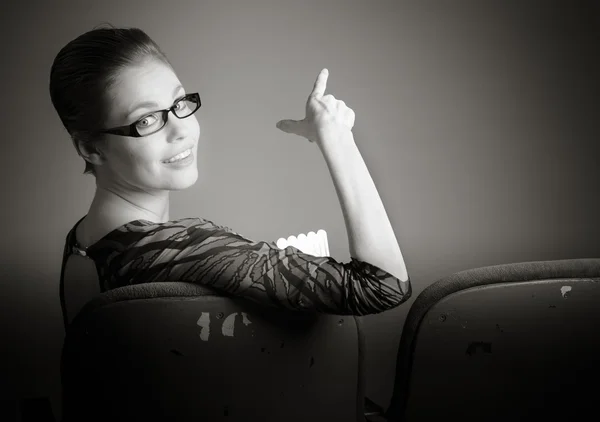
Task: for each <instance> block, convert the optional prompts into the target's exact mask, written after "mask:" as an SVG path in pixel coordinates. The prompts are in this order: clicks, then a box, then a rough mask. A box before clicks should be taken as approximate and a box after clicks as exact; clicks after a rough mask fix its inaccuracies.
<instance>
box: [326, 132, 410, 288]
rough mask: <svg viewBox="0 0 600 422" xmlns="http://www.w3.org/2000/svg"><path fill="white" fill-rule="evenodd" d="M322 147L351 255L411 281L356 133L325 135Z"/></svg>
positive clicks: (401, 278) (399, 277) (402, 279)
mask: <svg viewBox="0 0 600 422" xmlns="http://www.w3.org/2000/svg"><path fill="white" fill-rule="evenodd" d="M318 145H319V148H320V149H321V152H322V153H323V156H324V157H325V161H326V162H327V167H328V168H329V172H330V173H331V177H332V179H333V184H334V186H335V190H336V192H337V195H338V198H339V201H340V205H341V207H342V213H343V215H344V221H345V223H346V231H347V233H348V243H349V245H350V255H351V256H352V257H353V258H356V259H358V260H360V261H364V262H368V263H369V264H372V265H375V266H377V267H379V268H381V269H382V270H384V271H387V272H388V273H390V274H392V275H393V276H395V277H397V278H398V279H400V280H401V281H406V280H408V273H407V271H406V266H405V264H404V258H403V257H402V253H401V251H400V246H399V245H398V241H397V240H396V236H395V235H394V229H393V228H392V225H391V223H390V220H389V218H388V216H387V213H386V212H385V208H384V207H383V203H382V201H381V198H380V197H379V193H378V192H377V188H376V187H375V184H374V183H373V179H372V178H371V175H370V174H369V170H368V169H367V166H366V164H365V162H364V160H363V158H362V156H361V154H360V152H359V150H358V148H357V146H356V144H355V142H354V136H353V134H352V132H351V131H350V130H348V131H347V132H344V133H343V134H341V135H336V136H331V135H327V136H324V137H323V138H322V139H321V142H318Z"/></svg>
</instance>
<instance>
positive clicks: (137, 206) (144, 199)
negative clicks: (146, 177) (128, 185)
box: [90, 182, 169, 223]
mask: <svg viewBox="0 0 600 422" xmlns="http://www.w3.org/2000/svg"><path fill="white" fill-rule="evenodd" d="M90 213H96V214H101V215H112V216H116V217H117V218H119V217H121V216H122V217H123V218H125V219H127V220H148V221H151V222H153V223H164V222H166V221H169V191H166V190H164V191H155V192H146V191H134V190H131V189H123V188H121V187H119V186H114V185H113V186H103V185H102V183H98V182H97V183H96V194H95V195H94V200H93V201H92V205H91V206H90Z"/></svg>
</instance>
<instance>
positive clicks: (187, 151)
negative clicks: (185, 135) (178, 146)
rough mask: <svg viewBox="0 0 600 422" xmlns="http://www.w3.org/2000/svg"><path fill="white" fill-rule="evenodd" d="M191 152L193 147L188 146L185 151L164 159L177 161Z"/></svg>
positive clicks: (167, 161) (168, 161)
mask: <svg viewBox="0 0 600 422" xmlns="http://www.w3.org/2000/svg"><path fill="white" fill-rule="evenodd" d="M191 153H192V148H188V149H186V150H185V151H183V152H181V153H179V154H177V155H175V156H173V157H171V158H169V159H168V160H164V161H163V163H173V162H175V161H179V160H183V159H184V158H186V157H187V156H189V155H190V154H191Z"/></svg>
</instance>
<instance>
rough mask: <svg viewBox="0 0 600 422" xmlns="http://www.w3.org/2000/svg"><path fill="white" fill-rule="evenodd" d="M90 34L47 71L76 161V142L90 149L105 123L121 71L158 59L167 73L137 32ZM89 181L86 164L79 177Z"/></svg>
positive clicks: (100, 136) (155, 52)
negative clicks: (114, 87) (73, 147)
mask: <svg viewBox="0 0 600 422" xmlns="http://www.w3.org/2000/svg"><path fill="white" fill-rule="evenodd" d="M108 25H109V26H110V27H109V28H94V29H93V30H91V31H89V32H86V33H84V34H83V35H80V36H79V37H77V38H75V39H74V40H72V41H71V42H69V43H68V44H67V45H65V46H64V47H63V48H62V49H61V50H60V51H59V53H58V55H57V56H56V58H55V59H54V62H53V63H52V69H51V70H50V98H51V99H52V104H53V105H54V108H55V109H56V112H57V113H58V116H59V117H60V120H61V121H62V123H63V125H64V127H65V129H67V132H69V135H70V136H71V139H72V141H73V143H74V145H75V148H76V149H77V152H78V153H79V154H80V155H81V153H80V151H79V148H78V145H77V141H80V142H85V143H90V144H92V145H93V144H95V143H97V142H100V141H102V140H103V139H104V135H103V134H101V133H100V134H99V133H98V131H99V130H101V129H104V127H103V125H104V123H105V121H106V120H107V117H108V105H109V104H110V101H111V98H109V97H108V96H107V91H108V89H109V88H110V87H111V86H113V85H114V84H115V82H116V81H117V78H118V76H119V73H120V71H121V70H122V69H124V68H126V67H128V66H131V65H140V64H143V63H144V62H145V61H146V60H148V59H158V60H161V61H162V62H163V63H165V64H167V65H168V66H169V67H171V68H172V66H171V64H170V63H169V61H168V59H167V56H166V55H165V54H164V53H163V52H162V51H161V50H160V48H159V47H158V45H157V44H156V43H155V42H154V41H153V40H152V39H151V38H150V37H149V36H148V35H147V34H146V33H145V32H144V31H142V30H141V29H138V28H115V27H113V26H112V25H110V24H108ZM86 173H92V174H94V175H95V172H94V166H93V165H92V164H90V163H88V162H87V161H86V164H85V171H84V174H86Z"/></svg>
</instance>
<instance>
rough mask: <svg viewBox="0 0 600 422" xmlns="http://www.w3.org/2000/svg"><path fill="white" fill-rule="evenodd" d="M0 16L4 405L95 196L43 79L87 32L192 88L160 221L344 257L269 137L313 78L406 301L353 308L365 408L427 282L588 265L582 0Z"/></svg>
mask: <svg viewBox="0 0 600 422" xmlns="http://www.w3.org/2000/svg"><path fill="white" fill-rule="evenodd" d="M596 4H597V3H596ZM1 15H2V22H1V23H2V25H0V35H1V36H2V40H3V41H2V45H3V57H4V60H3V64H2V66H1V68H2V72H3V75H4V76H3V77H2V79H1V83H2V91H1V92H2V94H3V98H2V101H0V104H1V105H0V107H1V109H0V111H1V112H0V119H1V122H2V126H1V127H2V129H3V131H4V139H3V140H2V148H3V149H2V151H3V154H2V155H1V156H0V157H1V159H2V165H1V166H0V171H1V172H2V173H1V177H0V181H1V182H0V183H1V184H2V201H3V206H2V213H3V214H2V219H1V224H2V229H3V230H2V254H1V257H2V265H1V266H0V271H1V280H2V284H1V285H2V290H1V301H2V302H1V306H2V325H1V333H0V334H1V338H2V361H1V363H0V365H1V374H2V376H1V377H0V388H1V394H2V398H11V397H26V396H35V395H42V396H47V395H51V396H53V397H55V396H56V394H57V391H59V386H60V384H59V379H58V376H59V367H58V364H59V358H60V351H61V347H62V341H63V336H64V330H63V327H62V320H61V311H60V305H59V297H58V283H59V274H60V264H61V256H62V252H63V246H64V240H65V236H66V234H67V232H68V230H69V229H70V228H71V227H72V226H73V224H74V223H75V222H76V221H77V219H79V218H81V217H82V216H83V215H84V214H85V213H86V211H87V208H88V206H89V203H90V201H91V199H92V196H93V194H94V187H95V185H94V179H93V177H92V176H87V175H86V176H84V175H83V174H82V172H83V168H84V165H83V162H82V160H81V159H80V158H79V157H78V156H77V154H76V152H75V150H74V149H73V147H72V144H71V142H70V140H69V138H68V136H67V134H66V131H65V130H64V129H63V128H62V126H61V124H60V121H59V119H58V116H57V115H56V113H55V111H54V109H53V107H52V104H51V102H50V97H49V94H48V80H49V72H50V66H51V64H52V61H53V59H54V57H55V55H56V54H57V53H58V51H59V49H60V48H61V47H63V46H64V45H65V44H66V43H67V42H68V41H70V40H71V39H73V38H75V37H76V36H78V35H80V34H81V33H83V32H85V31H87V30H90V29H92V28H93V27H94V26H96V25H99V24H101V23H103V22H110V23H112V24H113V25H116V26H137V27H140V28H142V29H144V30H145V31H146V32H147V33H148V34H149V35H150V36H151V37H153V38H154V39H155V41H157V42H158V44H159V45H160V46H161V47H162V48H163V50H164V51H165V52H166V54H167V56H168V57H169V58H170V60H171V61H172V63H173V64H174V66H175V68H176V70H177V72H178V75H179V77H180V79H181V80H182V81H183V83H184V84H185V86H186V89H187V90H188V91H190V92H193V91H198V92H200V95H201V97H202V100H203V106H202V108H201V109H200V112H199V113H198V118H199V122H200V124H201V127H202V136H201V138H200V145H199V150H198V151H199V152H198V155H199V157H198V164H199V170H200V177H199V181H198V183H197V184H196V185H195V186H194V187H192V188H190V189H189V190H187V191H184V192H180V193H175V194H173V195H172V211H171V217H172V218H180V217H193V216H201V217H205V218H208V219H211V220H213V221H215V222H217V223H219V224H223V225H227V226H229V227H231V228H233V229H234V230H236V231H238V232H239V233H242V234H244V235H245V236H248V237H250V238H253V239H257V240H269V241H271V240H275V239H277V238H278V237H281V236H286V235H289V234H296V233H300V232H304V233H306V232H307V231H310V230H316V229H320V228H323V229H325V230H327V232H328V234H329V239H330V249H331V253H332V256H334V257H335V258H337V259H339V260H341V261H347V260H349V253H348V249H347V248H348V245H347V238H346V232H345V227H344V222H343V217H342V214H341V211H340V208H339V204H338V200H337V197H336V194H335V190H334V187H333V184H332V183H331V180H330V176H329V173H328V170H327V167H326V165H325V162H324V160H323V158H322V156H321V155H320V153H319V150H318V148H317V147H316V146H315V145H313V144H309V143H308V142H307V141H305V140H303V139H301V138H299V137H294V136H292V135H287V134H284V133H283V132H280V131H278V130H277V129H276V128H275V123H276V122H277V121H278V120H280V119H285V118H292V119H300V118H302V117H304V106H305V101H306V98H307V95H308V93H309V92H310V89H311V88H312V86H313V83H314V79H315V78H316V76H317V73H318V72H319V70H321V69H322V68H323V67H327V68H328V69H329V71H330V77H329V83H328V92H329V93H332V94H333V95H335V96H336V98H338V99H342V100H344V101H345V102H346V103H347V104H348V105H349V106H350V107H352V108H353V109H354V110H355V112H356V125H355V129H354V133H355V139H356V141H357V143H358V146H359V149H360V150H361V152H362V154H363V156H364V158H365V161H366V162H367V165H368V167H369V169H370V171H371V174H372V176H373V178H374V179H375V183H376V185H377V187H378V189H379V192H380V194H381V196H382V199H383V202H384V204H385V206H386V209H387V211H388V214H389V216H390V219H391V221H392V224H393V226H394V229H395V231H396V235H397V237H398V239H399V241H400V245H401V248H402V250H403V253H404V256H405V259H406V263H407V266H408V269H409V274H410V276H411V278H412V281H413V289H414V296H413V299H411V301H409V302H408V303H405V304H403V305H402V306H400V307H399V308H396V309H394V310H392V311H389V312H386V313H384V314H381V315H376V316H369V317H366V318H365V325H366V328H367V336H368V338H367V344H368V348H369V356H368V361H367V364H368V371H369V376H368V387H367V393H368V395H369V396H370V397H372V398H373V399H374V400H375V401H377V402H380V403H382V404H384V405H387V403H388V400H389V397H390V395H391V389H392V383H393V378H394V374H393V371H394V367H395V354H396V349H397V345H398V341H399V338H400V333H401V329H402V324H403V322H404V318H405V316H406V313H407V311H408V309H409V307H410V305H411V303H412V301H413V300H414V297H416V296H417V295H418V294H419V292H420V291H422V290H423V288H424V287H426V286H427V285H429V284H431V283H432V282H434V281H435V280H437V279H439V278H441V277H443V276H445V275H449V274H451V273H453V272H456V271H460V270H465V269H468V268H473V267H479V266H486V265H494V264H502V263H509V262H518V261H533V260H550V259H566V258H583V257H598V256H600V246H599V244H598V239H599V236H598V235H599V234H600V224H599V223H598V220H599V218H598V201H597V200H596V198H597V195H598V180H600V170H599V166H598V154H597V153H598V149H597V147H595V146H594V142H596V141H597V140H598V139H600V137H599V136H598V135H599V130H598V121H599V120H600V119H599V118H598V117H599V116H598V99H599V98H600V96H599V93H600V92H599V90H598V86H599V84H598V75H600V72H599V68H598V65H597V59H596V58H597V56H598V47H597V46H598V44H597V36H598V24H597V17H598V9H597V7H596V5H595V4H594V2H587V3H586V2H572V1H564V2H562V3H557V2H516V1H515V2H506V1H501V2H500V1H498V2H492V1H489V2H483V1H470V2H465V1H461V2H458V1H452V2H449V1H436V2H432V1H418V2H417V1H414V2H400V1H367V0H364V1H315V0H311V1H301V0H294V1H287V0H286V1H281V0H280V1H276V0H261V1H243V0H239V1H235V2H234V1H223V0H220V1H198V2H193V1H189V2H182V1H180V2H177V1H170V2H167V1H122V0H119V1H114V0H110V1H106V0H105V1H102V2H91V1H58V2H52V6H49V5H47V4H46V3H45V2H35V1H28V2H17V1H13V2H8V3H6V4H4V6H2V14H1Z"/></svg>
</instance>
